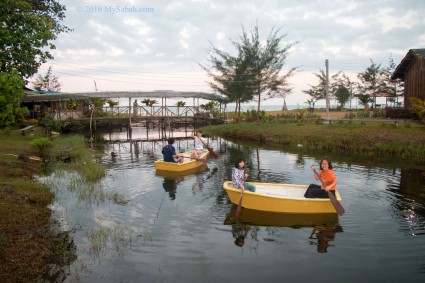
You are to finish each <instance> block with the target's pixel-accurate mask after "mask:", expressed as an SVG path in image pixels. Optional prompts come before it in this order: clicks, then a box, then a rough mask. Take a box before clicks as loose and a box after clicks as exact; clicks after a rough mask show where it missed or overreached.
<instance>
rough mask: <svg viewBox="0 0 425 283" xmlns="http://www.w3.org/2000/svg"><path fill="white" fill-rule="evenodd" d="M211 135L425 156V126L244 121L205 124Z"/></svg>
mask: <svg viewBox="0 0 425 283" xmlns="http://www.w3.org/2000/svg"><path fill="white" fill-rule="evenodd" d="M202 130H203V132H204V133H205V134H207V135H212V136H221V137H224V138H231V139H239V140H249V141H255V142H258V143H261V144H270V145H279V146H288V147H296V146H297V145H299V144H301V145H303V147H305V148H309V149H319V150H325V151H328V152H342V153H350V154H361V155H379V156H382V155H384V156H395V157H404V158H414V159H419V160H420V159H425V128H424V127H422V126H412V125H410V124H408V125H402V126H400V127H394V126H392V125H387V124H382V123H367V124H360V123H336V124H332V125H328V124H315V123H305V124H294V123H262V124H256V123H240V124H227V125H219V126H207V127H204V128H203V129H202Z"/></svg>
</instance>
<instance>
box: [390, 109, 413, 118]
mask: <svg viewBox="0 0 425 283" xmlns="http://www.w3.org/2000/svg"><path fill="white" fill-rule="evenodd" d="M387 118H390V119H419V117H418V116H417V114H416V113H413V112H412V111H411V110H409V109H404V108H387Z"/></svg>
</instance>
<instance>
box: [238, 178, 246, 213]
mask: <svg viewBox="0 0 425 283" xmlns="http://www.w3.org/2000/svg"><path fill="white" fill-rule="evenodd" d="M246 172H247V171H245V172H244V175H245V174H246ZM245 181H246V178H245V177H244V179H243V182H242V185H243V186H244V187H245ZM244 191H245V189H241V197H240V198H239V203H238V208H236V219H239V218H240V216H241V208H242V197H243V192H244Z"/></svg>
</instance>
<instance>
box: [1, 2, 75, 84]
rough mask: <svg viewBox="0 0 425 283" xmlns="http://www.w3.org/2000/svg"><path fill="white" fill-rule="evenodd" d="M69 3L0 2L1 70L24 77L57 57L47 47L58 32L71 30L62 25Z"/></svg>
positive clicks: (49, 46) (27, 76) (52, 46)
mask: <svg viewBox="0 0 425 283" xmlns="http://www.w3.org/2000/svg"><path fill="white" fill-rule="evenodd" d="M64 11H65V6H64V5H61V4H59V3H58V2H57V1H56V0H39V1H29V0H27V1H23V0H3V1H1V2H0V23H1V24H0V25H1V28H0V48H1V50H2V52H1V53H0V72H10V71H12V70H13V69H16V70H17V71H18V74H19V75H20V76H21V77H22V78H25V79H26V78H29V77H31V76H32V75H34V74H35V73H37V70H38V67H39V66H40V65H41V63H44V62H46V60H47V59H51V58H53V57H52V55H51V54H50V53H49V51H48V50H46V49H45V48H46V47H47V48H50V49H54V48H55V46H54V45H53V44H52V43H51V41H52V40H54V39H56V37H57V35H58V34H59V33H62V32H68V31H70V29H69V28H67V27H66V26H63V25H61V24H59V22H61V21H62V20H63V19H64V17H65V13H64Z"/></svg>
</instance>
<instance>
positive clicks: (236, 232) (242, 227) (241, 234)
mask: <svg viewBox="0 0 425 283" xmlns="http://www.w3.org/2000/svg"><path fill="white" fill-rule="evenodd" d="M250 229H251V226H250V225H246V224H243V223H242V222H240V221H237V223H235V224H232V235H233V238H235V242H234V243H235V245H236V246H238V247H243V245H245V238H246V236H247V234H248V232H249V230H250Z"/></svg>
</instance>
